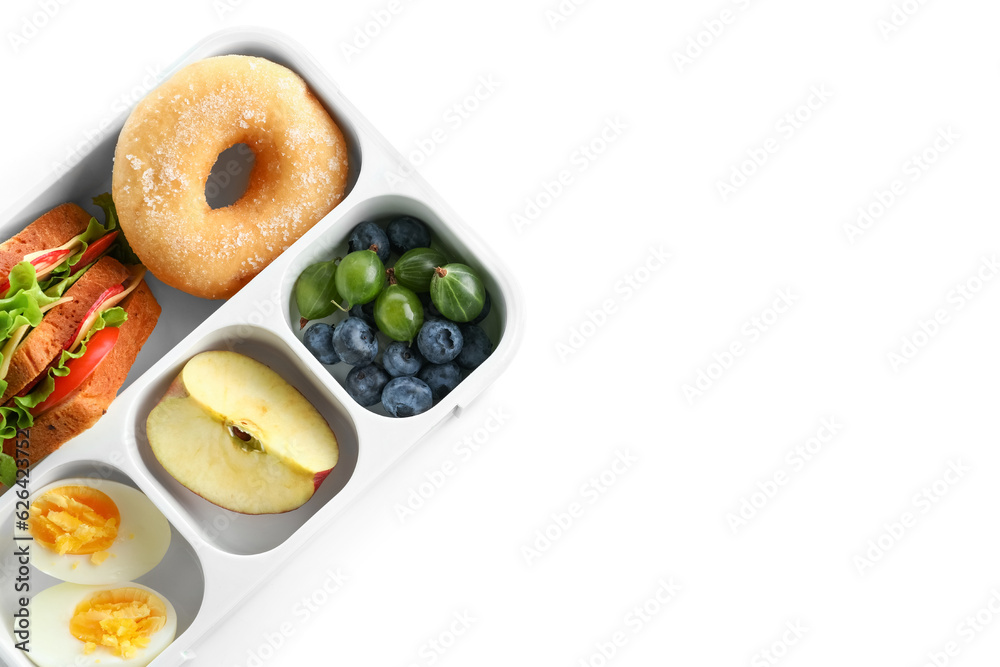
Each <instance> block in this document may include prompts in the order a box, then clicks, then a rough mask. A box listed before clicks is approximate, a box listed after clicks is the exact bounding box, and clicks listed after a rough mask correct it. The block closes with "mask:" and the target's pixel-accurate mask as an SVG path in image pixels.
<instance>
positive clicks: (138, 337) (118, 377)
mask: <svg viewBox="0 0 1000 667" xmlns="http://www.w3.org/2000/svg"><path fill="white" fill-rule="evenodd" d="M95 268H96V267H95ZM121 306H122V307H123V308H124V309H125V312H126V313H128V320H127V321H126V322H125V323H124V324H122V327H121V335H120V336H119V338H118V342H117V343H115V346H114V347H113V348H112V349H111V352H110V353H108V356H107V357H105V358H104V361H102V362H101V363H100V365H99V366H98V367H97V368H96V369H95V370H94V373H93V375H91V376H90V377H89V378H87V379H86V380H85V381H84V383H83V384H82V385H80V387H79V388H78V389H77V390H76V391H75V392H73V394H71V395H70V396H69V397H68V398H67V399H66V400H65V401H63V402H62V403H60V404H59V405H57V406H55V407H54V408H52V409H51V410H49V411H48V412H46V413H45V414H43V415H41V416H40V417H38V418H37V419H36V420H35V425H34V426H32V427H31V428H30V429H28V441H29V442H30V443H31V446H30V447H29V448H28V450H29V455H28V461H29V462H30V464H31V465H34V464H35V463H37V462H38V461H40V460H41V459H42V458H44V457H45V456H48V455H49V454H51V453H52V452H54V451H55V450H57V449H59V448H60V447H61V446H62V445H63V443H65V442H66V441H68V440H71V439H72V438H75V437H76V436H78V435H80V434H81V433H83V432H84V431H86V430H87V429H89V428H90V427H91V426H93V425H94V424H96V423H97V420H98V419H100V418H101V417H102V416H103V415H104V413H106V412H107V411H108V406H109V405H111V402H112V401H113V400H115V396H117V395H118V390H119V389H120V388H121V386H122V384H123V383H124V382H125V378H126V377H128V373H129V370H130V369H131V368H132V364H133V363H135V358H136V356H138V354H139V350H141V349H142V346H143V345H144V344H145V343H146V340H147V339H148V338H149V335H150V334H151V333H153V327H155V326H156V321H157V320H158V319H159V317H160V304H159V303H157V301H156V297H154V296H153V292H152V291H151V290H150V289H149V286H148V285H147V284H146V281H145V280H144V281H142V283H140V284H139V286H138V287H137V288H136V289H135V291H134V292H132V294H130V295H129V296H128V297H127V298H126V299H125V301H123V302H122V303H121ZM16 441H17V440H16V439H15V440H8V441H7V442H5V443H4V450H5V451H7V453H9V454H13V451H12V450H13V448H14V445H15V443H16Z"/></svg>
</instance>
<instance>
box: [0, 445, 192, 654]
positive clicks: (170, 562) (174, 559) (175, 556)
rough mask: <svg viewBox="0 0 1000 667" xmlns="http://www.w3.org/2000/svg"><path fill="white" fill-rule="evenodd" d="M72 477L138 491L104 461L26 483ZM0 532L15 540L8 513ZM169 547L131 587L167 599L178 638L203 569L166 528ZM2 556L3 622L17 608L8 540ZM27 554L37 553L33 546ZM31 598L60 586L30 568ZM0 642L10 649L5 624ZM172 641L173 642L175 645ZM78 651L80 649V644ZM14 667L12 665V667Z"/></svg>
mask: <svg viewBox="0 0 1000 667" xmlns="http://www.w3.org/2000/svg"><path fill="white" fill-rule="evenodd" d="M72 477H88V478H92V479H95V480H111V481H114V482H119V483H121V484H125V485H127V486H131V487H133V488H135V489H138V488H139V487H138V486H137V485H136V484H135V482H134V481H132V478H130V477H129V476H128V475H127V474H125V473H124V472H122V471H121V470H119V469H118V468H117V467H115V466H114V465H111V464H110V463H106V462H103V461H94V460H81V461H74V462H72V463H65V464H62V465H60V466H57V467H55V468H54V469H52V470H48V471H46V472H45V473H44V474H42V475H39V476H38V477H37V478H35V477H33V478H32V479H31V482H30V488H31V489H40V488H42V487H43V486H46V485H48V484H51V483H53V482H58V481H60V480H63V479H69V478H72ZM0 530H2V531H3V534H4V535H9V536H13V535H14V516H13V514H10V515H8V516H7V518H6V519H5V520H4V521H3V524H2V525H0ZM170 531H171V535H170V548H169V549H168V550H167V553H166V555H165V556H164V557H163V560H162V561H161V562H160V564H159V565H157V566H156V567H155V568H153V569H152V570H151V571H150V572H148V573H147V574H145V575H143V576H142V577H139V578H138V579H136V580H135V583H139V584H143V585H144V586H148V587H150V588H152V589H153V590H155V591H157V592H158V593H160V594H161V595H163V597H165V598H167V599H168V600H169V601H170V603H171V604H172V605H173V606H174V609H175V610H176V612H177V637H180V636H181V635H182V634H184V632H185V631H186V630H187V629H188V628H189V627H191V625H192V624H193V623H194V621H195V618H196V617H197V616H198V613H199V612H200V610H201V606H202V600H203V599H204V595H205V573H204V571H203V569H202V563H201V558H200V557H199V556H198V552H197V549H195V548H194V547H193V546H192V545H191V543H190V542H188V541H187V540H186V539H185V538H184V536H183V535H181V533H180V532H178V531H177V529H176V528H174V526H173V525H171V526H170ZM5 544H6V546H5V547H4V550H3V553H4V554H5V556H4V557H3V558H2V559H0V586H2V588H3V593H2V594H0V614H3V615H4V617H5V618H13V614H14V609H15V605H16V599H15V595H16V594H15V592H14V577H15V576H17V567H18V565H17V563H16V560H15V559H14V557H13V554H14V548H15V542H14V540H13V539H7V540H6V542H5ZM31 548H32V549H40V548H42V547H39V546H37V545H34V544H32V546H31ZM30 578H31V580H30V585H31V595H32V596H34V595H36V594H37V593H39V592H41V591H43V590H45V589H47V588H51V587H52V586H56V585H58V584H61V583H63V582H62V581H60V580H59V579H56V578H55V577H51V576H49V575H47V574H44V573H42V572H40V571H39V570H37V569H36V568H35V567H33V566H32V567H31V574H30ZM0 640H2V641H3V642H4V643H5V644H6V645H7V646H13V645H14V637H13V634H12V628H11V626H10V624H7V623H4V624H3V628H2V630H0ZM175 641H176V640H175ZM81 647H82V644H81ZM16 660H18V662H17V664H18V665H24V667H30V666H31V665H32V664H33V663H32V662H31V661H30V660H28V658H27V657H26V656H24V655H23V654H20V652H16ZM11 667H13V665H12V666H11Z"/></svg>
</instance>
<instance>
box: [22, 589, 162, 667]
mask: <svg viewBox="0 0 1000 667" xmlns="http://www.w3.org/2000/svg"><path fill="white" fill-rule="evenodd" d="M115 588H140V589H142V590H144V591H147V592H149V593H152V594H153V595H155V596H156V597H158V598H159V599H160V600H162V601H163V603H164V605H165V606H166V608H167V620H166V623H165V624H164V626H163V628H161V629H160V630H159V632H157V633H155V634H154V635H152V636H151V637H150V638H149V646H147V647H146V648H144V649H139V650H138V651H137V652H136V655H135V657H134V658H132V659H131V660H126V659H124V658H120V657H118V656H117V655H114V654H113V653H112V652H111V651H110V650H109V649H107V648H105V647H101V646H98V647H97V649H96V650H95V651H94V652H93V653H91V654H90V655H85V654H84V652H83V649H84V643H83V642H82V641H80V640H79V639H77V638H76V637H74V636H73V635H72V633H71V632H70V631H69V624H70V621H71V620H72V618H73V611H74V610H75V609H76V607H77V605H79V604H80V603H81V602H83V601H84V600H85V599H86V598H87V597H88V596H90V595H92V594H94V593H97V592H100V591H106V590H111V589H115ZM31 618H32V621H31V645H30V648H31V650H30V651H29V652H28V653H27V654H26V655H27V656H28V657H29V658H31V661H32V662H34V663H35V664H36V665H38V667H65V666H66V665H73V667H91V666H93V665H101V666H102V667H103V666H106V665H128V666H129V667H144V666H145V665H148V664H149V663H150V662H152V661H153V659H154V658H156V656H158V655H159V654H160V653H162V652H163V650H164V649H165V648H167V646H169V645H170V642H172V641H174V637H175V635H176V634H177V612H176V610H175V609H174V606H173V605H172V604H170V600H168V599H167V598H165V597H163V596H162V595H160V594H159V593H157V592H156V591H154V590H153V589H152V588H149V587H148V586H143V585H141V584H135V583H122V584H113V585H106V586H81V585H79V584H59V585H58V586H53V587H52V588H47V589H45V590H44V591H42V592H41V593H38V594H37V595H35V597H33V598H32V599H31Z"/></svg>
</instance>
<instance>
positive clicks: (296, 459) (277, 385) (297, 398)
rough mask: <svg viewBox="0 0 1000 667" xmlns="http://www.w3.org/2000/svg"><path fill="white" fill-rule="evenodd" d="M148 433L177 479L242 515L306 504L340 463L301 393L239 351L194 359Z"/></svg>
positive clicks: (333, 440)
mask: <svg viewBox="0 0 1000 667" xmlns="http://www.w3.org/2000/svg"><path fill="white" fill-rule="evenodd" d="M146 434H147V437H148V439H149V444H150V447H151V448H152V450H153V454H154V455H155V456H156V458H157V460H158V461H159V462H160V464H161V465H163V467H164V469H166V471H167V472H168V473H170V475H171V476H172V477H174V479H176V480H177V481H178V482H180V483H181V484H183V485H184V486H186V487H187V488H188V489H190V490H191V491H193V492H194V493H196V494H198V495H199V496H201V497H202V498H204V499H206V500H208V501H209V502H212V503H215V504H216V505H219V506H220V507H223V508H225V509H228V510H232V511H234V512H240V513H242V514H279V513H282V512H289V511H291V510H294V509H297V508H299V507H301V506H302V505H303V504H305V502H306V501H308V500H309V498H311V497H312V495H313V493H315V491H316V489H318V488H319V486H320V484H322V482H323V480H324V479H326V477H327V475H328V474H329V473H330V471H331V470H332V469H333V467H334V466H335V465H337V459H338V457H339V449H338V446H337V437H336V435H334V433H333V431H332V430H331V429H330V426H329V425H328V424H327V423H326V420H325V419H323V416H322V415H321V414H320V413H319V411H317V410H316V408H315V407H313V405H312V404H311V403H309V401H308V400H306V398H305V397H304V396H303V395H302V394H300V393H299V391H298V390H297V389H295V388H294V387H292V386H291V385H290V384H288V383H287V382H285V380H284V379H283V378H282V377H281V376H280V375H278V374H277V373H275V372H274V371H273V370H271V369H270V368H268V367H267V366H265V365H264V364H262V363H260V362H258V361H255V360H253V359H251V358H249V357H246V356H244V355H241V354H237V353H235V352H222V351H219V352H203V353H202V354H199V355H197V356H195V357H193V358H192V359H191V360H190V361H188V362H187V364H186V365H185V366H184V368H183V369H182V370H181V373H180V375H178V376H177V378H176V379H175V380H174V382H173V384H171V385H170V388H169V389H168V390H167V393H166V394H165V395H164V396H163V398H162V399H161V400H160V402H159V403H158V404H157V405H156V407H154V408H153V410H152V411H151V412H150V413H149V417H148V419H147V420H146Z"/></svg>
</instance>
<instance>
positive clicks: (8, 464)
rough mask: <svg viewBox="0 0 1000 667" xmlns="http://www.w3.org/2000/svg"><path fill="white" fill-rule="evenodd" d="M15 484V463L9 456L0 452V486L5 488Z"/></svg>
mask: <svg viewBox="0 0 1000 667" xmlns="http://www.w3.org/2000/svg"><path fill="white" fill-rule="evenodd" d="M16 482H17V462H16V461H15V460H14V457H13V456H11V455H10V454H4V453H2V452H0V484H3V485H4V486H6V487H7V488H10V487H12V486H14V484H15V483H16Z"/></svg>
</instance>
